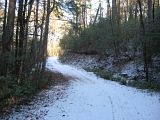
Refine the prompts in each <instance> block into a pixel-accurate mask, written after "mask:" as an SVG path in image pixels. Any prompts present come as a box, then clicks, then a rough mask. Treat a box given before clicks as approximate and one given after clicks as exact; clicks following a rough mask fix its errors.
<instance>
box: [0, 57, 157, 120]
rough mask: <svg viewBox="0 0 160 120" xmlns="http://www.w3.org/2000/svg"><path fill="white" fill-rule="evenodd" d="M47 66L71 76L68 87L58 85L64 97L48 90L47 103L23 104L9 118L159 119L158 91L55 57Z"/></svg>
mask: <svg viewBox="0 0 160 120" xmlns="http://www.w3.org/2000/svg"><path fill="white" fill-rule="evenodd" d="M46 67H47V68H48V69H50V70H52V71H57V72H60V73H62V74H63V75H65V76H69V78H70V79H71V80H70V83H69V86H67V89H64V87H63V86H57V87H56V89H57V88H58V89H59V90H60V89H62V88H63V89H64V90H62V94H63V92H64V97H62V98H56V95H57V94H59V93H56V92H55V90H48V91H47V92H45V96H46V97H48V99H49V100H48V99H47V101H42V103H44V102H45V105H43V104H42V105H41V102H37V103H36V102H34V103H33V104H34V105H35V104H37V106H38V107H26V106H22V108H23V109H22V110H20V111H18V112H16V111H15V112H13V113H12V114H11V115H10V116H9V120H160V94H159V93H151V92H150V93H147V92H146V91H141V90H137V89H135V88H131V87H126V86H123V85H119V84H118V83H116V82H112V81H107V80H104V79H101V78H98V77H97V76H96V75H94V74H93V73H90V72H86V71H84V70H83V69H78V68H75V67H72V66H69V65H63V64H61V63H60V62H58V60H57V59H56V58H53V57H49V58H48V60H47V65H46ZM59 87H60V88H59ZM59 90H58V91H59ZM42 92H43V91H42ZM42 95H43V96H44V94H42ZM54 99H55V100H54ZM35 106H36V105H35ZM0 119H1V118H0ZM7 120H8V118H7Z"/></svg>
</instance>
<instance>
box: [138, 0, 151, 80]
mask: <svg viewBox="0 0 160 120" xmlns="http://www.w3.org/2000/svg"><path fill="white" fill-rule="evenodd" d="M138 4H139V10H140V25H141V32H142V35H143V36H145V27H144V21H143V14H142V6H141V1H140V0H138ZM143 57H144V68H145V69H144V71H145V77H146V81H148V80H149V78H148V77H149V75H148V59H147V43H146V39H144V40H143Z"/></svg>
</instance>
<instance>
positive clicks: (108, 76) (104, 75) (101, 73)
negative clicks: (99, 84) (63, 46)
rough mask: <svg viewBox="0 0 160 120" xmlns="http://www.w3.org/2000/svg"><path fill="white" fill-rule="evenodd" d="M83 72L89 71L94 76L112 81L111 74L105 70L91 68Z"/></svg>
mask: <svg viewBox="0 0 160 120" xmlns="http://www.w3.org/2000/svg"><path fill="white" fill-rule="evenodd" d="M85 70H87V71H90V72H94V73H95V74H96V75H98V76H99V77H101V78H104V79H109V80H111V79H112V73H111V72H110V71H107V70H105V69H100V68H93V69H89V68H86V69H85Z"/></svg>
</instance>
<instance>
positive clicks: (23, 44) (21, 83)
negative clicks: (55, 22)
mask: <svg viewBox="0 0 160 120" xmlns="http://www.w3.org/2000/svg"><path fill="white" fill-rule="evenodd" d="M58 4H59V3H58V2H56V1H51V0H5V1H3V2H1V4H0V13H1V16H0V17H1V19H0V28H1V29H0V35H1V39H0V64H1V66H0V100H2V101H3V100H5V101H4V103H3V102H1V104H0V108H2V106H3V105H5V103H9V100H10V99H7V100H6V98H11V100H10V102H11V103H12V102H14V101H16V97H22V96H27V95H30V94H32V93H35V91H36V90H38V89H39V88H40V87H41V86H42V85H44V84H45V82H46V81H47V80H46V79H47V78H45V75H44V74H45V64H46V58H47V41H48V31H49V21H50V14H51V12H52V11H57V7H58ZM1 105H2V106H1Z"/></svg>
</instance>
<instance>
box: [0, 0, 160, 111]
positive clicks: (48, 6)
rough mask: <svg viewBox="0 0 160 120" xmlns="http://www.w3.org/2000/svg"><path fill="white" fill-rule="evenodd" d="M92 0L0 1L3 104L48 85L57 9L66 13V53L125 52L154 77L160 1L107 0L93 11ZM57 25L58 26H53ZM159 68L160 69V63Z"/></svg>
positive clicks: (116, 55)
mask: <svg viewBox="0 0 160 120" xmlns="http://www.w3.org/2000/svg"><path fill="white" fill-rule="evenodd" d="M91 1H92V0H57V1H56V0H4V1H1V2H0V100H1V101H4V102H2V104H0V108H2V107H3V106H4V103H5V104H6V103H7V104H8V103H11V102H14V101H15V99H16V98H17V97H22V96H25V97H26V96H28V95H30V94H32V93H35V92H36V91H37V90H38V89H39V88H41V86H43V85H44V84H46V81H47V79H48V78H47V77H46V75H45V66H46V59H47V56H48V55H47V44H48V34H49V27H50V26H49V25H50V24H49V23H50V20H51V19H50V18H51V13H52V12H53V13H55V15H56V16H57V17H58V18H59V19H60V17H61V16H63V15H62V13H61V12H60V11H65V12H66V13H68V14H66V15H70V16H69V18H68V19H67V20H66V21H68V23H69V25H68V26H65V27H66V28H63V29H65V33H64V36H63V39H61V40H60V47H61V49H62V50H61V53H60V54H61V55H62V56H63V55H66V53H69V52H73V53H79V54H97V55H99V56H100V57H103V56H107V55H113V56H114V59H117V58H119V57H120V56H121V55H122V54H125V56H127V57H128V58H129V59H135V58H137V59H135V60H137V61H139V60H141V61H143V63H144V73H145V79H146V81H150V80H151V77H150V68H152V59H153V58H154V57H155V56H158V55H160V1H159V0H147V1H146V0H106V1H105V2H106V3H107V8H106V9H105V10H106V12H104V8H102V0H98V1H97V4H98V8H97V9H96V12H95V14H94V15H93V14H92V11H91V7H92V6H93V5H92V4H91ZM52 26H54V25H52ZM154 69H156V71H159V70H160V67H159V66H157V67H156V68H154Z"/></svg>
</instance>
